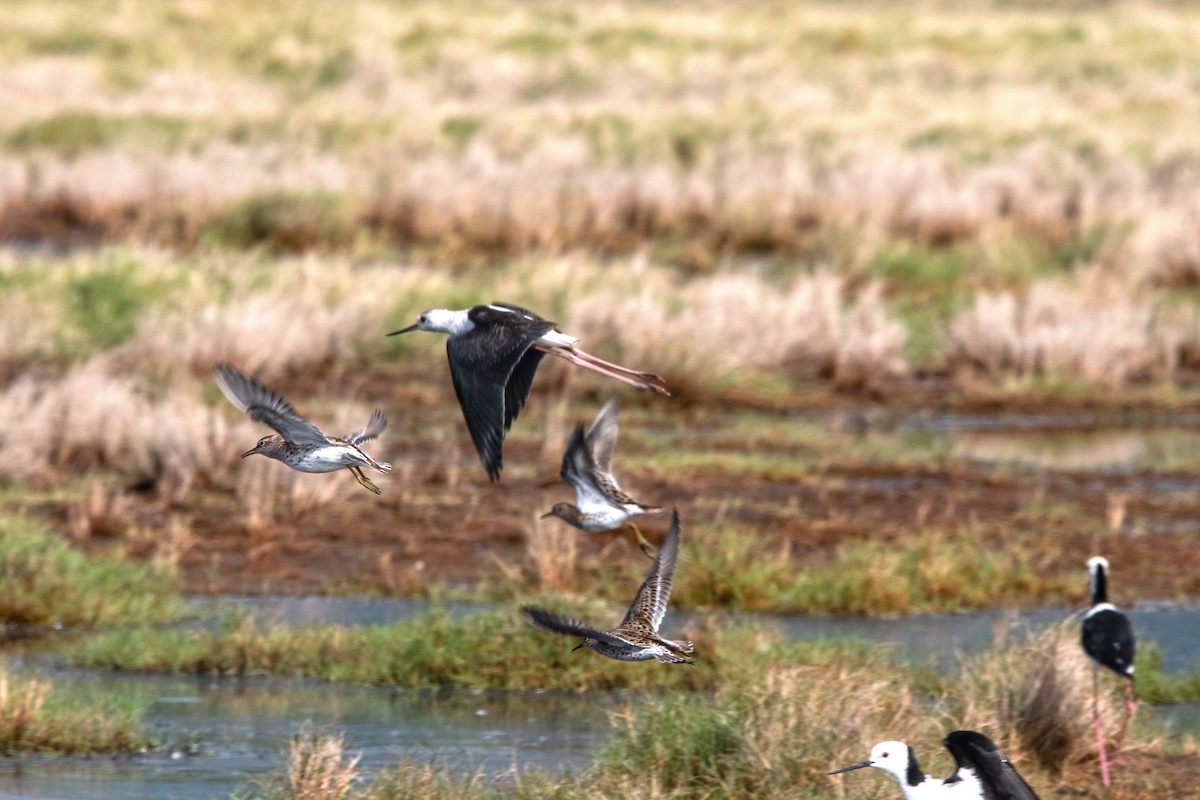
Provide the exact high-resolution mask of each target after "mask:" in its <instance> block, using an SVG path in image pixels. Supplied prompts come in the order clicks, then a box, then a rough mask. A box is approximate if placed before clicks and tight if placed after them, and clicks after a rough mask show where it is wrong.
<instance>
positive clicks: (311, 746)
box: [286, 730, 361, 800]
mask: <svg viewBox="0 0 1200 800" xmlns="http://www.w3.org/2000/svg"><path fill="white" fill-rule="evenodd" d="M360 758H361V756H358V755H356V756H353V757H348V756H347V755H346V742H345V737H344V736H342V735H337V736H330V735H325V734H319V733H314V732H313V731H311V730H305V731H301V732H300V733H299V734H297V735H296V736H294V737H292V743H291V746H290V748H289V749H288V759H287V795H286V796H287V797H288V798H289V799H290V800H341V798H343V797H346V796H347V794H348V793H349V791H350V788H351V786H353V784H354V782H355V781H356V780H357V778H358V761H359V759H360Z"/></svg>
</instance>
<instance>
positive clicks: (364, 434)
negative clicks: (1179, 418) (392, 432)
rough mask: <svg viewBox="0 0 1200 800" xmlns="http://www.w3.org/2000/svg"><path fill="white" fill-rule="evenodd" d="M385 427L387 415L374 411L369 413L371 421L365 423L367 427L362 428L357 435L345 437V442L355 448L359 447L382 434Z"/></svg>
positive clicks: (380, 411) (378, 410)
mask: <svg viewBox="0 0 1200 800" xmlns="http://www.w3.org/2000/svg"><path fill="white" fill-rule="evenodd" d="M386 427H387V414H384V413H383V411H382V410H380V409H378V408H377V409H375V410H374V411H372V412H371V419H370V421H369V422H367V427H365V428H363V429H362V430H361V431H359V432H358V433H353V434H351V435H349V436H347V437H346V441H347V442H349V443H350V444H352V445H354V446H355V447H359V446H360V445H362V444H363V443H364V442H369V441H371V440H372V439H374V438H375V437H376V436H378V435H379V434H381V433H383V431H384V428H386Z"/></svg>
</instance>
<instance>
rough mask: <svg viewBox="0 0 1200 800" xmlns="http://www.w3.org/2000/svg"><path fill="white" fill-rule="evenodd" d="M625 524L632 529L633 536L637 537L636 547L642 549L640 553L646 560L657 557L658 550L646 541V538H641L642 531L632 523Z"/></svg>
mask: <svg viewBox="0 0 1200 800" xmlns="http://www.w3.org/2000/svg"><path fill="white" fill-rule="evenodd" d="M625 524H626V525H628V526H629V527H631V528H633V532H634V535H636V536H637V543H638V547H640V548H642V552H643V553H645V554H646V558H651V559H652V558H654V557H655V556H657V555H658V548H657V547H655V546H654V545H652V544H650V543H649V542H648V541H646V537H645V536H642V531H641V529H639V528H638V526H637V525H635V524H634V523H632V522H627V523H625Z"/></svg>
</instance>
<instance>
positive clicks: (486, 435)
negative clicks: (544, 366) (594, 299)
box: [446, 306, 554, 480]
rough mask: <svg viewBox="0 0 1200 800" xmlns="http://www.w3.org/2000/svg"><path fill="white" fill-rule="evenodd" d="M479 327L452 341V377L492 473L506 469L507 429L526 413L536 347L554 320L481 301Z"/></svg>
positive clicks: (473, 314)
mask: <svg viewBox="0 0 1200 800" xmlns="http://www.w3.org/2000/svg"><path fill="white" fill-rule="evenodd" d="M468 318H469V319H470V320H471V322H472V323H474V326H475V327H474V328H472V329H471V330H470V331H469V332H467V333H464V334H462V335H461V336H452V337H450V340H449V341H448V342H446V354H447V356H448V357H449V360H450V377H451V378H452V379H453V381H454V392H455V394H456V395H458V403H459V405H460V406H461V407H462V412H463V417H464V418H465V419H466V421H467V430H468V431H470V433H471V440H472V441H473V442H474V443H475V449H476V450H477V451H479V458H480V460H482V461H483V466H484V468H485V469H487V473H488V476H489V477H490V478H491V479H492V480H495V479H496V478H498V477H500V470H501V469H503V467H504V464H503V457H502V448H503V445H504V435H505V433H506V432H507V431H508V429H509V427H510V426H511V425H512V422H513V420H514V419H516V418H517V414H518V413H520V410H521V408H522V406H524V405H525V399H526V398H527V397H528V396H529V389H530V387H531V386H532V385H533V375H534V373H535V372H536V371H537V365H538V362H540V361H541V357H542V353H541V352H540V351H530V349H529V348H530V346H531V345H533V343H534V342H536V341H537V340H538V339H540V338H542V336H543V335H545V334H546V333H548V332H549V331H551V330H553V329H554V323H552V322H548V321H547V320H544V319H541V318H540V317H538V316H536V315H534V314H530V313H529V312H517V311H514V310H508V309H507V308H495V307H492V306H475V307H474V308H472V309H471V310H470V311H469V312H468Z"/></svg>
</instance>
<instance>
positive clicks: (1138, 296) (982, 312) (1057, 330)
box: [951, 278, 1180, 386]
mask: <svg viewBox="0 0 1200 800" xmlns="http://www.w3.org/2000/svg"><path fill="white" fill-rule="evenodd" d="M1160 319H1161V318H1159V317H1158V315H1156V313H1155V310H1154V306H1153V304H1152V302H1151V300H1150V298H1148V297H1146V296H1145V295H1144V293H1141V292H1138V291H1137V290H1136V289H1135V288H1133V287H1131V286H1130V285H1129V284H1128V283H1125V282H1121V281H1112V280H1105V279H1103V278H1101V279H1092V280H1088V281H1085V282H1084V283H1082V284H1077V285H1073V286H1066V285H1064V284H1062V283H1061V282H1051V281H1038V282H1036V283H1034V284H1033V286H1032V287H1031V288H1030V290H1029V292H1028V293H1027V294H1025V296H1024V297H1019V296H1018V295H1017V294H1015V293H1011V292H1005V293H1000V294H991V293H983V294H981V295H979V296H978V297H977V298H976V300H975V304H974V305H973V306H972V307H971V308H970V309H968V310H966V311H964V312H962V313H960V314H959V315H958V316H957V317H956V318H955V319H954V320H953V321H952V323H951V336H952V338H953V341H954V345H955V353H954V354H953V355H952V356H951V361H952V363H954V364H955V365H957V366H960V367H970V368H974V369H977V370H981V371H983V372H985V373H989V374H1014V375H1018V376H1021V377H1050V378H1060V379H1061V378H1067V379H1076V380H1078V379H1082V380H1086V381H1091V382H1096V383H1100V384H1104V385H1107V386H1122V385H1126V384H1128V383H1130V382H1133V381H1144V380H1147V379H1150V378H1154V377H1161V376H1163V375H1165V374H1168V373H1169V372H1171V371H1172V370H1173V369H1174V368H1175V366H1176V365H1177V364H1178V358H1177V357H1176V353H1175V352H1174V350H1175V348H1174V347H1173V346H1172V345H1174V344H1175V342H1176V341H1177V340H1178V338H1179V335H1180V334H1179V332H1178V331H1172V332H1170V333H1168V332H1167V331H1170V330H1171V328H1172V327H1173V326H1164V325H1163V324H1162V322H1161V321H1160Z"/></svg>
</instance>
